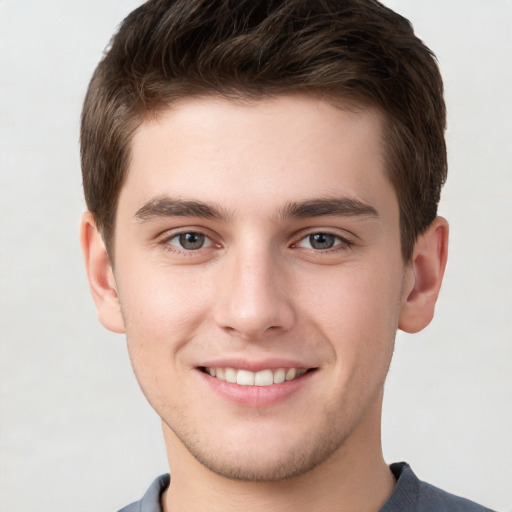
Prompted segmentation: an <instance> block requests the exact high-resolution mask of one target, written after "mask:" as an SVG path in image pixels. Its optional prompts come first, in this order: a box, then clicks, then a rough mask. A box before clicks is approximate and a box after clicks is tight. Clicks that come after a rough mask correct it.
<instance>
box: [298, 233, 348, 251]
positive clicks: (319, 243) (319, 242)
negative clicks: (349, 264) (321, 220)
mask: <svg viewBox="0 0 512 512" xmlns="http://www.w3.org/2000/svg"><path fill="white" fill-rule="evenodd" d="M338 245H345V246H350V245H351V244H350V242H349V241H348V240H346V239H344V238H342V237H340V236H338V235H333V234H331V233H323V232H320V233H311V234H310V235H308V236H306V237H304V238H303V239H302V240H300V241H299V242H298V243H297V244H296V247H304V248H306V249H314V250H315V251H326V250H329V249H332V248H335V247H337V246H338Z"/></svg>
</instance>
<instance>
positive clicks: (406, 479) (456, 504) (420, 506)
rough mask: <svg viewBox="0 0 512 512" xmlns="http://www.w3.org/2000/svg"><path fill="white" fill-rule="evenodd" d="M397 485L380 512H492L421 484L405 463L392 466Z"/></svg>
mask: <svg viewBox="0 0 512 512" xmlns="http://www.w3.org/2000/svg"><path fill="white" fill-rule="evenodd" d="M390 468H391V471H392V472H393V474H394V475H395V477H396V479H397V485H396V487H395V490H394V492H393V494H392V495H391V497H390V498H389V500H388V502H387V503H386V504H385V505H384V507H383V508H382V509H381V511H380V512H398V511H402V510H403V511H408V512H412V511H414V512H492V510H491V509H489V508H486V507H483V506H482V505H478V504H477V503H474V502H473V501H470V500H467V499H465V498H461V497H459V496H455V495H454V494H450V493H448V492H446V491H443V490H441V489H438V488H437V487H434V486H433V485H430V484H428V483H426V482H422V481H421V480H419V479H418V477H417V476H416V475H415V474H414V472H413V471H412V469H411V468H410V466H409V465H408V464H406V463H405V462H400V463H397V464H392V465H391V466H390Z"/></svg>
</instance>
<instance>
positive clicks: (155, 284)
mask: <svg viewBox="0 0 512 512" xmlns="http://www.w3.org/2000/svg"><path fill="white" fill-rule="evenodd" d="M126 270H127V269H124V273H123V274H122V275H124V276H130V277H129V278H128V279H126V280H125V282H121V283H119V294H120V302H121V310H122V313H123V317H124V321H125V327H126V336H127V339H128V344H129V346H132V347H134V346H136V345H144V346H145V347H146V348H149V346H150V345H151V353H153V352H156V353H161V352H164V351H165V352H169V351H170V352H172V351H176V350H178V349H179V347H180V346H181V345H182V344H183V343H185V341H186V338H189V337H190V336H191V335H193V332H194V330H195V327H196V326H197V325H199V323H200V321H201V319H202V317H204V315H205V314H206V312H207V309H208V307H207V304H208V303H209V296H210V293H211V290H210V289H209V287H208V286H207V285H206V283H208V280H206V279H204V278H203V279H201V278H200V277H199V276H197V275H194V273H190V272H185V271H184V272H173V273H171V272H170V271H169V268H166V267H165V266H161V267H156V268H155V267H152V269H151V272H144V271H143V266H142V265H141V267H139V269H133V271H130V270H129V269H128V271H126ZM148 355H149V354H148Z"/></svg>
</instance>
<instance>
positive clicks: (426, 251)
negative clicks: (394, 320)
mask: <svg viewBox="0 0 512 512" xmlns="http://www.w3.org/2000/svg"><path fill="white" fill-rule="evenodd" d="M447 257H448V222H446V220H445V219H443V218H442V217H437V218H436V219H435V220H434V222H432V224H431V225H430V226H429V228H428V229H427V231H426V232H425V233H423V235H421V236H420V237H419V238H418V240H417V242H416V244H415V245H414V251H413V256H412V260H411V262H410V263H409V268H408V269H407V271H406V278H405V286H404V299H403V301H402V308H401V310H400V316H399V320H398V327H399V329H402V330H403V331H405V332H409V333H414V332H418V331H421V330H422V329H424V328H425V327H426V326H427V325H428V324H429V323H430V322H431V320H432V318H433V316H434V309H435V305H436V301H437V297H438V295H439V290H440V288H441V282H442V281H443V275H444V269H445V267H446V259H447Z"/></svg>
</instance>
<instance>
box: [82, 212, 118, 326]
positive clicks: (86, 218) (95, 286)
mask: <svg viewBox="0 0 512 512" xmlns="http://www.w3.org/2000/svg"><path fill="white" fill-rule="evenodd" d="M80 243H81V246H82V252H83V256H84V261H85V269H86V271H87V278H88V280H89V286H90V288H91V293H92V298H93V299H94V303H95V304H96V310H97V312H98V318H99V320H100V322H101V323H102V324H103V325H104V326H105V327H106V328H107V329H109V330H110V331H113V332H117V333H123V332H124V322H123V316H122V314H121V306H120V303H119V297H118V295H117V286H116V282H115V278H114V273H113V271H112V265H111V264H110V260H109V257H108V254H107V250H106V248H105V244H104V242H103V239H102V237H101V234H100V232H99V230H98V228H97V226H96V223H95V221H94V219H93V216H92V214H91V212H85V213H84V214H83V216H82V220H81V223H80Z"/></svg>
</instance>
